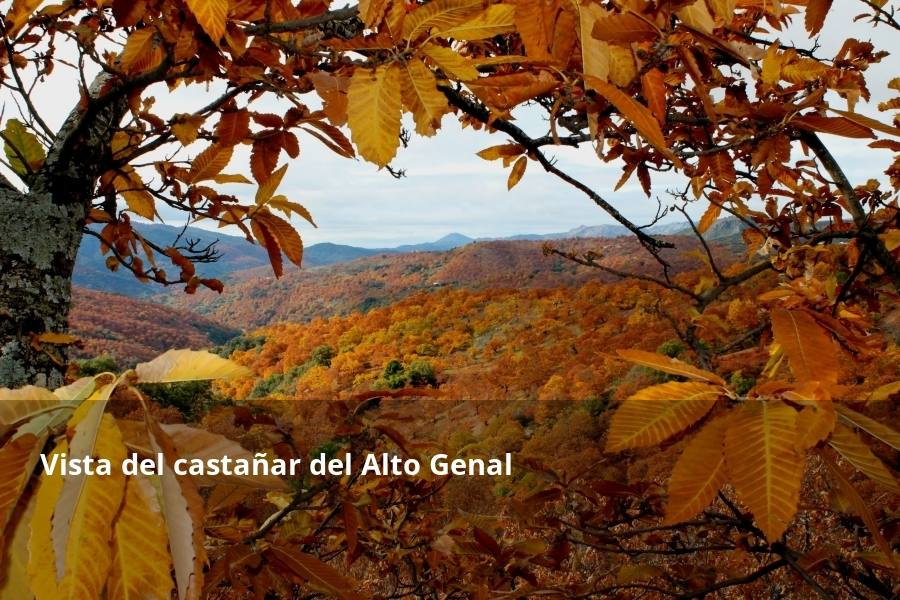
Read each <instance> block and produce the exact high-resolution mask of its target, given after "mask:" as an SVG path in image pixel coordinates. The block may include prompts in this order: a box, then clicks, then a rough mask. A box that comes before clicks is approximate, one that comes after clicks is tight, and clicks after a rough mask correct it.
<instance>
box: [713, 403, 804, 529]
mask: <svg viewBox="0 0 900 600" xmlns="http://www.w3.org/2000/svg"><path fill="white" fill-rule="evenodd" d="M796 436H797V411H796V410H794V409H793V408H791V407H790V406H788V405H787V404H785V403H783V402H780V401H761V402H747V403H745V404H744V405H743V406H742V407H741V408H740V409H738V411H737V413H736V414H735V415H734V417H733V418H732V419H731V423H730V424H729V426H728V431H726V433H725V465H726V467H727V470H728V479H729V481H731V483H732V485H734V489H735V491H736V492H737V495H738V498H740V500H741V501H742V502H743V503H744V504H746V505H747V506H748V507H749V508H750V511H751V512H752V513H753V516H754V517H755V519H756V522H757V524H758V525H759V528H760V529H762V531H763V533H765V535H766V539H767V540H769V541H770V542H773V541H775V540H777V539H778V538H779V537H781V534H782V533H784V531H785V529H787V526H788V524H789V523H790V521H791V519H792V518H793V516H794V513H795V512H797V503H798V501H799V499H800V483H801V480H802V475H803V455H802V454H801V453H800V452H798V451H797V449H796V446H795V440H796Z"/></svg>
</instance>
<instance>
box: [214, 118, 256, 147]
mask: <svg viewBox="0 0 900 600" xmlns="http://www.w3.org/2000/svg"><path fill="white" fill-rule="evenodd" d="M249 133H250V113H249V112H247V111H246V110H245V109H241V110H230V111H226V112H223V113H222V116H221V117H219V123H218V124H217V125H216V138H217V139H218V142H219V143H220V144H222V145H223V146H233V145H235V144H237V143H238V142H240V141H242V140H243V139H244V138H245V137H247V135H248V134H249Z"/></svg>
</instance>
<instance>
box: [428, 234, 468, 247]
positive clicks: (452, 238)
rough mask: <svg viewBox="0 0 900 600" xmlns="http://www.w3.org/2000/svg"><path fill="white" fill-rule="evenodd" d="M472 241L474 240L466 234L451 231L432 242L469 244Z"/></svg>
mask: <svg viewBox="0 0 900 600" xmlns="http://www.w3.org/2000/svg"><path fill="white" fill-rule="evenodd" d="M474 241H475V240H474V239H472V238H470V237H469V236H467V235H463V234H461V233H456V232H453V233H448V234H447V235H445V236H444V237H442V238H440V239H438V240H435V241H434V242H432V243H433V244H458V245H460V246H462V245H464V244H471V243H472V242H474Z"/></svg>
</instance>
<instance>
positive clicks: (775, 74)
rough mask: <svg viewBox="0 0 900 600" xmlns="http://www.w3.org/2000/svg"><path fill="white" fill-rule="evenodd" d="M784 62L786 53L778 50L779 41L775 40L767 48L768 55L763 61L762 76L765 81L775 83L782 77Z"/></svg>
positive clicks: (770, 83)
mask: <svg viewBox="0 0 900 600" xmlns="http://www.w3.org/2000/svg"><path fill="white" fill-rule="evenodd" d="M783 64H784V53H782V52H779V51H778V42H775V43H774V44H772V45H771V46H769V49H768V50H766V56H765V58H763V61H762V71H761V72H760V77H761V78H762V80H763V83H766V84H768V85H775V84H776V83H778V81H779V80H780V79H781V67H782V65H783Z"/></svg>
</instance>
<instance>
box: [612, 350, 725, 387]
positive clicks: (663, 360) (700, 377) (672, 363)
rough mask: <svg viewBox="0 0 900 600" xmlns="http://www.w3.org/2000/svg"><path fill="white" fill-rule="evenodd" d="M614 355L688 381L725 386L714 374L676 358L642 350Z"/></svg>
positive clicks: (722, 380)
mask: <svg viewBox="0 0 900 600" xmlns="http://www.w3.org/2000/svg"><path fill="white" fill-rule="evenodd" d="M616 353H617V354H618V355H619V356H621V357H622V358H624V359H625V360H627V361H630V362H633V363H637V364H639V365H641V366H644V367H650V368H651V369H656V370H657V371H663V372H664V373H669V374H670V375H678V376H679V377H687V378H688V379H693V380H695V381H703V382H705V383H713V384H716V385H725V380H724V379H722V378H721V377H719V376H718V375H716V374H715V373H710V372H709V371H704V370H703V369H698V368H697V367H694V366H691V365H689V364H687V363H686V362H682V361H680V360H678V359H677V358H669V357H668V356H665V355H663V354H657V353H656V352H646V351H644V350H616Z"/></svg>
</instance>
